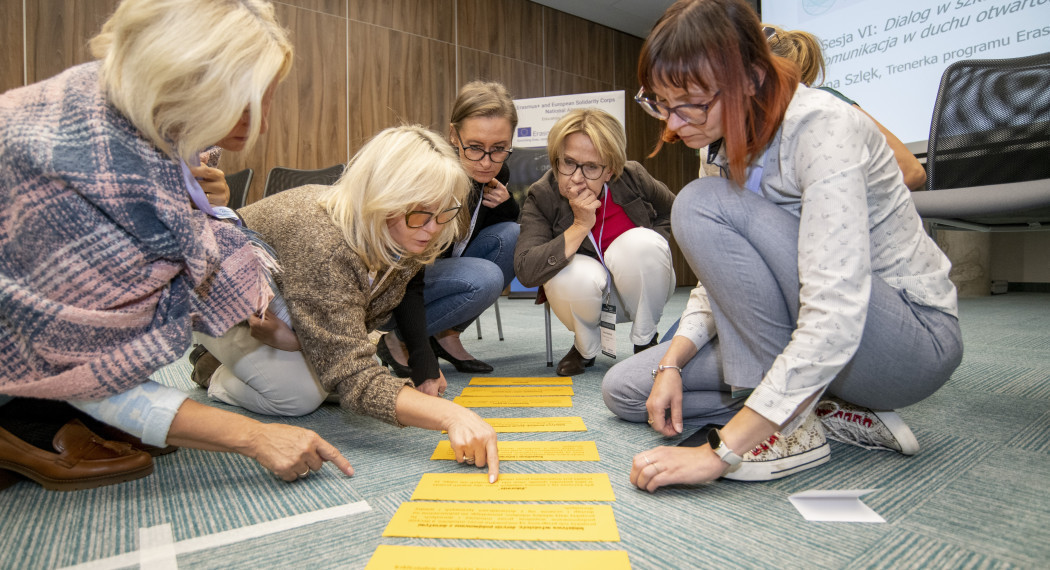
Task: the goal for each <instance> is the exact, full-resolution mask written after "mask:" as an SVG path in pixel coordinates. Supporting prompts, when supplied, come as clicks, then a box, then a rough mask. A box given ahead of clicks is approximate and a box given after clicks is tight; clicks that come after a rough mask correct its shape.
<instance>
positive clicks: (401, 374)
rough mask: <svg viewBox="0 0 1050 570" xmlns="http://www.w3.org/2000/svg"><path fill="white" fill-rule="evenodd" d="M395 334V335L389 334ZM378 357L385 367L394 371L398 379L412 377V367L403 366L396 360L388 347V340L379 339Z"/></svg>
mask: <svg viewBox="0 0 1050 570" xmlns="http://www.w3.org/2000/svg"><path fill="white" fill-rule="evenodd" d="M387 334H393V333H387ZM376 356H378V357H379V360H380V361H381V362H382V363H383V365H384V366H389V367H390V369H391V370H393V371H394V376H397V377H398V378H408V377H410V376H412V367H411V366H409V365H407V364H401V363H400V362H398V361H397V359H395V358H394V355H393V354H390V348H388V347H387V345H386V338H385V337H384V338H381V339H379V342H378V343H376Z"/></svg>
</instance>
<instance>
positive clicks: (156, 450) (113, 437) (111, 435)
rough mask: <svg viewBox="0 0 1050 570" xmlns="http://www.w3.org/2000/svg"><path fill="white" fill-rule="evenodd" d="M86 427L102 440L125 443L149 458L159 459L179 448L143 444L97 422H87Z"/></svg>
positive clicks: (118, 430)
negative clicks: (146, 454)
mask: <svg viewBox="0 0 1050 570" xmlns="http://www.w3.org/2000/svg"><path fill="white" fill-rule="evenodd" d="M88 425H89V426H90V427H88V429H90V430H91V431H94V432H95V433H96V434H98V435H99V436H101V437H102V438H103V439H108V440H109V441H115V442H118V443H126V444H128V445H130V446H131V447H134V448H135V449H137V450H139V451H145V452H146V453H148V454H150V456H151V457H159V456H161V455H167V454H169V453H174V452H176V451H178V450H179V448H178V447H176V446H174V445H165V446H164V447H157V446H156V445H150V444H148V443H144V442H143V441H142V440H141V439H139V438H137V437H135V436H133V435H131V434H130V433H128V432H126V431H124V430H122V429H120V428H117V427H113V426H111V425H106V424H104V423H102V422H100V421H97V420H93V419H92V421H88Z"/></svg>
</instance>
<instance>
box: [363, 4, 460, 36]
mask: <svg viewBox="0 0 1050 570" xmlns="http://www.w3.org/2000/svg"><path fill="white" fill-rule="evenodd" d="M455 10H456V4H455V0H350V19H351V20H356V21H359V22H363V23H366V24H372V25H374V26H379V27H382V28H389V29H391V30H397V31H401V32H408V33H410V34H415V35H419V36H423V37H425V38H432V39H435V40H440V41H443V42H448V43H453V42H454V41H455V39H456V26H455V16H456V13H455Z"/></svg>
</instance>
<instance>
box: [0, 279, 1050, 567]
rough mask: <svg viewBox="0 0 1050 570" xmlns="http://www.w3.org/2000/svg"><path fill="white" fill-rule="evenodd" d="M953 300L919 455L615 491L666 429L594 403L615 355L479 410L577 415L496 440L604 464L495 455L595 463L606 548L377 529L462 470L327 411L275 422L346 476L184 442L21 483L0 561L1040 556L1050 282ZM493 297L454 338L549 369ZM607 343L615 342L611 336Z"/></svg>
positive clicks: (762, 563) (552, 465)
mask: <svg viewBox="0 0 1050 570" xmlns="http://www.w3.org/2000/svg"><path fill="white" fill-rule="evenodd" d="M687 295H688V290H687V289H679V291H678V292H677V293H676V294H675V297H674V299H673V300H672V302H671V303H670V304H669V306H668V309H667V311H666V313H665V317H664V322H665V324H664V325H662V326H661V331H662V330H663V329H665V328H666V323H670V322H672V321H674V319H675V318H676V317H677V314H678V313H679V312H680V310H681V308H682V307H683V306H684V304H685V300H686V297H687ZM960 304H961V320H962V325H963V332H964V337H965V343H966V352H965V358H964V360H963V363H962V365H961V366H960V368H959V369H958V371H957V372H956V373H955V375H954V376H953V377H952V379H951V381H950V382H949V383H948V384H947V385H946V386H945V387H944V388H943V389H942V390H940V391H939V392H937V393H936V394H934V395H933V396H932V397H931V398H929V399H927V400H926V401H923V402H921V403H920V404H918V405H915V406H912V407H910V408H906V409H903V410H901V411H900V413H901V415H902V416H903V417H904V419H905V420H906V421H907V422H908V424H909V425H910V426H911V428H912V430H913V431H914V432H915V433H916V436H917V437H918V439H919V443H920V445H921V446H922V448H923V450H922V451H921V452H920V454H919V455H917V456H915V457H910V458H909V457H904V456H901V455H897V454H893V453H888V452H876V451H866V450H863V449H859V448H856V447H850V446H846V445H841V444H838V443H836V442H832V459H831V461H830V462H829V463H828V464H826V465H824V466H822V467H820V468H817V469H813V470H810V471H806V472H803V473H800V474H797V475H794V476H792V477H788V478H786V479H782V480H780V481H775V482H770V483H739V482H732V481H723V482H718V483H716V484H712V485H708V486H703V487H680V488H671V489H665V490H661V491H659V492H657V493H656V494H653V495H650V494H648V493H644V492H641V491H638V490H636V489H634V488H633V487H631V486H630V484H629V482H628V480H627V473H628V470H629V466H630V461H631V457H632V456H633V455H634V454H635V453H637V452H638V451H640V450H643V449H646V448H648V447H651V446H653V445H657V444H660V443H662V442H666V441H665V440H663V439H662V438H661V437H659V436H657V435H655V434H654V432H652V431H651V430H649V429H647V428H646V427H645V426H642V425H633V424H628V423H625V422H621V421H618V420H616V419H614V418H613V417H612V416H611V414H610V413H609V412H608V411H607V410H606V408H605V406H604V405H603V403H602V401H601V395H600V383H601V378H602V375H603V373H604V372H605V371H606V370H607V369H608V368H609V366H610V365H611V364H612V363H613V361H612V360H611V359H609V358H606V357H601V356H600V357H598V361H597V364H596V365H595V366H594V367H593V368H591V369H588V371H587V373H586V374H583V375H581V376H577V377H576V378H575V392H576V395H575V396H574V398H573V407H572V408H571V409H570V408H540V409H529V410H522V409H513V408H489V409H480V410H479V413H481V414H482V415H484V416H490V417H520V416H563V415H572V416H581V417H583V419H584V421H585V422H586V425H587V428H588V431H587V432H581V433H552V434H527V433H526V434H501V436H502V438H503V439H506V440H541V439H542V440H546V439H558V440H593V441H595V442H596V444H597V447H598V450H599V453H600V455H601V461H599V462H597V463H583V462H574V463H566V462H507V463H505V464H504V465H503V471H504V472H506V473H565V472H607V473H609V475H610V478H611V480H612V483H613V488H614V491H615V493H616V501H615V502H614V503H613V510H614V513H615V517H616V523H617V526H618V529H619V532H620V536H621V541H620V542H618V543H573V542H542V543H532V542H516V541H480V540H424V539H400V538H383V537H382V536H381V534H382V532H383V529H384V528H385V527H386V525H387V523H388V522H389V520H390V517H391V516H392V514H393V513H394V511H395V510H396V509H397V507H398V505H400V504H401V503H402V502H404V501H407V500H408V499H409V497H410V495H411V493H412V490H413V489H414V488H415V486H416V484H417V483H418V482H419V479H420V475H421V474H422V473H425V472H471V471H473V468H468V467H463V466H460V465H458V464H456V463H454V462H450V461H430V459H429V457H430V454H431V452H432V451H433V450H434V447H435V446H436V445H437V443H438V442H439V441H440V440H441V439H442V436H441V435H440V434H438V433H434V432H427V431H422V430H417V429H411V428H409V429H404V430H398V429H396V428H392V427H390V426H387V425H385V424H382V423H380V422H378V421H375V420H372V419H370V418H364V417H355V416H351V415H349V414H346V413H344V412H343V411H341V410H340V409H339V408H338V407H335V406H330V405H326V406H324V407H322V408H321V409H320V410H318V411H316V412H314V413H313V414H310V415H309V416H306V417H303V418H296V419H291V420H288V423H293V424H296V425H302V426H306V427H309V428H311V429H314V430H316V431H317V432H319V433H320V434H321V435H322V436H323V437H325V438H326V439H328V441H330V442H331V443H333V444H334V445H336V446H337V447H338V448H339V449H341V450H342V451H343V453H344V454H345V455H347V456H348V457H349V458H350V460H351V462H352V463H353V465H354V467H355V469H356V470H357V473H356V475H355V476H354V477H352V478H344V477H342V476H341V475H340V474H339V473H338V472H337V471H336V470H335V469H334V468H332V467H331V466H328V467H326V468H325V469H324V470H323V471H322V472H321V473H318V474H315V475H314V476H312V477H310V478H308V479H306V480H303V481H299V482H296V483H294V484H287V483H284V482H282V481H279V480H277V479H276V478H274V477H271V476H269V475H268V474H267V473H266V472H264V471H263V470H262V469H261V468H259V467H258V466H257V465H256V464H255V463H254V462H252V461H250V460H248V459H245V458H243V457H240V456H235V455H223V454H216V453H206V452H200V451H196V450H190V449H182V450H179V451H178V452H177V453H174V454H172V455H168V456H164V457H161V458H158V459H157V462H156V464H157V469H156V472H155V473H154V474H153V475H151V476H149V477H146V478H144V479H141V480H138V481H133V482H130V483H125V484H121V485H116V486H111V487H104V488H101V489H95V490H89V491H78V492H73V493H55V492H48V491H44V490H43V489H41V488H40V487H39V486H37V485H35V484H33V483H31V482H20V483H18V484H16V485H15V486H13V487H11V488H9V489H7V490H6V491H3V492H2V493H0V529H2V530H0V568H55V567H64V566H70V565H78V564H83V565H85V567H99V568H103V567H127V566H137V565H140V564H141V565H142V567H161V566H163V567H172V565H171V564H170V561H171V560H172V559H173V558H175V557H176V556H177V558H175V559H176V560H177V565H178V566H179V567H183V568H279V567H280V568H284V567H311V568H330V567H333V568H362V567H364V566H365V565H366V564H367V563H368V560H369V558H370V557H371V556H372V553H373V552H374V551H375V549H376V547H377V546H378V545H380V544H392V545H427V546H471V547H484V548H494V547H498V548H527V549H560V550H566V549H614V550H624V551H626V552H627V553H628V554H629V557H630V561H631V564H632V565H633V567H635V568H860V567H863V568H871V567H875V568H880V567H884V568H1046V567H1048V566H1050V499H1048V493H1047V490H1048V488H1050V294H1042V293H1009V294H1007V295H1002V296H996V297H984V298H975V299H963V300H962V301H961V303H960ZM500 308H501V312H502V321H503V332H504V335H505V338H506V340H505V341H503V342H500V341H499V340H497V338H496V327H495V321H494V319H493V312H492V311H491V310H490V311H489V312H487V313H486V314H485V315H483V317H482V330H483V332H484V334H485V338H484V339H483V340H476V339H475V338H474V336H473V335H472V334H469V333H468V334H467V335H465V338H466V339H467V340H466V345H467V347H468V349H469V350H471V351H472V352H473V353H474V354H475V355H476V356H477V357H479V358H482V359H484V360H486V361H488V362H490V363H491V364H493V365H494V366H495V367H496V374H498V375H500V376H548V375H553V369H551V368H547V367H546V366H545V362H546V358H545V356H544V334H543V311H542V309H541V308H540V307H537V306H535V305H534V304H533V303H532V301H531V300H527V299H505V298H504V299H501V301H500ZM623 326H624V327H626V326H629V325H623ZM471 332H473V329H471ZM553 336H554V359H555V360H557V359H559V358H560V357H561V356H562V355H563V354H564V353H565V351H566V350H567V349H568V348H569V346H570V342H571V337H570V335H569V333H568V332H567V331H565V330H564V329H563V327H561V325H560V323H558V322H557V321H556V320H555V322H554V335H553ZM618 340H619V347H618V348H619V352H620V353H621V354H627V353H628V352H629V351H630V344H629V341H628V340H627V334H626V332H625V330H623V329H621V330H620V331H619V334H618ZM442 367H443V370H444V371H445V374H446V376H447V377H448V379H449V383H450V386H449V392H448V393H449V395H450V396H454V395H457V394H459V392H460V390H461V389H462V388H463V387H464V386H465V385H466V383H467V382H468V381H469V377H468V376H466V375H463V374H458V373H456V372H455V371H454V370H453V369H452V367H451V366H449V365H447V364H443V365H442ZM188 372H189V366H188V364H187V363H186V362H185V361H183V362H179V363H176V364H173V365H171V366H169V367H167V368H166V369H164V370H161V371H160V372H158V373H157V374H156V376H155V378H156V379H157V380H158V381H160V382H163V383H166V384H170V385H174V386H177V387H179V388H182V389H185V390H187V391H190V392H191V393H192V394H193V397H194V398H196V399H198V400H202V401H203V400H205V399H206V396H205V394H204V393H203V391H201V390H199V389H196V388H195V387H193V385H192V384H191V383H190V382H189V380H188ZM675 441H676V440H670V441H669V442H666V443H674V442H675ZM807 489H878V491H877V492H874V493H872V494H870V495H867V496H866V497H865V502H866V503H867V504H868V505H869V506H871V507H872V508H873V509H874V510H875V511H876V512H878V513H879V514H881V515H882V516H883V517H884V518H885V519H886V521H887V522H886V524H860V523H813V522H807V521H805V520H804V519H803V518H802V517H801V515H799V514H798V512H797V511H796V510H795V508H794V507H793V506H792V505H791V504H790V503H789V502H788V500H787V497H788V495H790V494H792V493H796V492H799V491H803V490H807ZM344 506H345V507H344ZM340 507H343V510H339V508H340ZM325 509H329V510H327V511H326V510H325ZM331 509H335V510H331ZM295 517H298V518H295ZM303 519H307V522H309V521H311V520H313V521H314V522H312V523H309V524H302V521H303ZM281 525H284V526H281ZM296 525H299V526H296ZM141 529H150V530H149V532H143V531H142V530H141ZM165 560H166V561H167V562H166V563H165ZM465 562H466V561H465ZM165 564H166V565H165Z"/></svg>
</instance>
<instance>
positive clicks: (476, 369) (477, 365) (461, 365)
mask: <svg viewBox="0 0 1050 570" xmlns="http://www.w3.org/2000/svg"><path fill="white" fill-rule="evenodd" d="M430 348H432V349H433V350H434V355H435V356H437V357H438V358H444V359H445V360H447V361H449V362H451V363H452V366H455V367H456V370H458V371H460V372H467V373H471V374H487V373H489V372H492V371H493V370H494V368H492V366H491V365H489V364H488V363H485V362H482V361H480V360H478V359H476V358H472V359H470V360H460V359H458V358H456V357H455V356H452V355H451V354H449V353H448V351H447V350H445V349H444V348H443V347H442V346H441V345H440V344H438V341H437V339H436V338H434V337H430Z"/></svg>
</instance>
